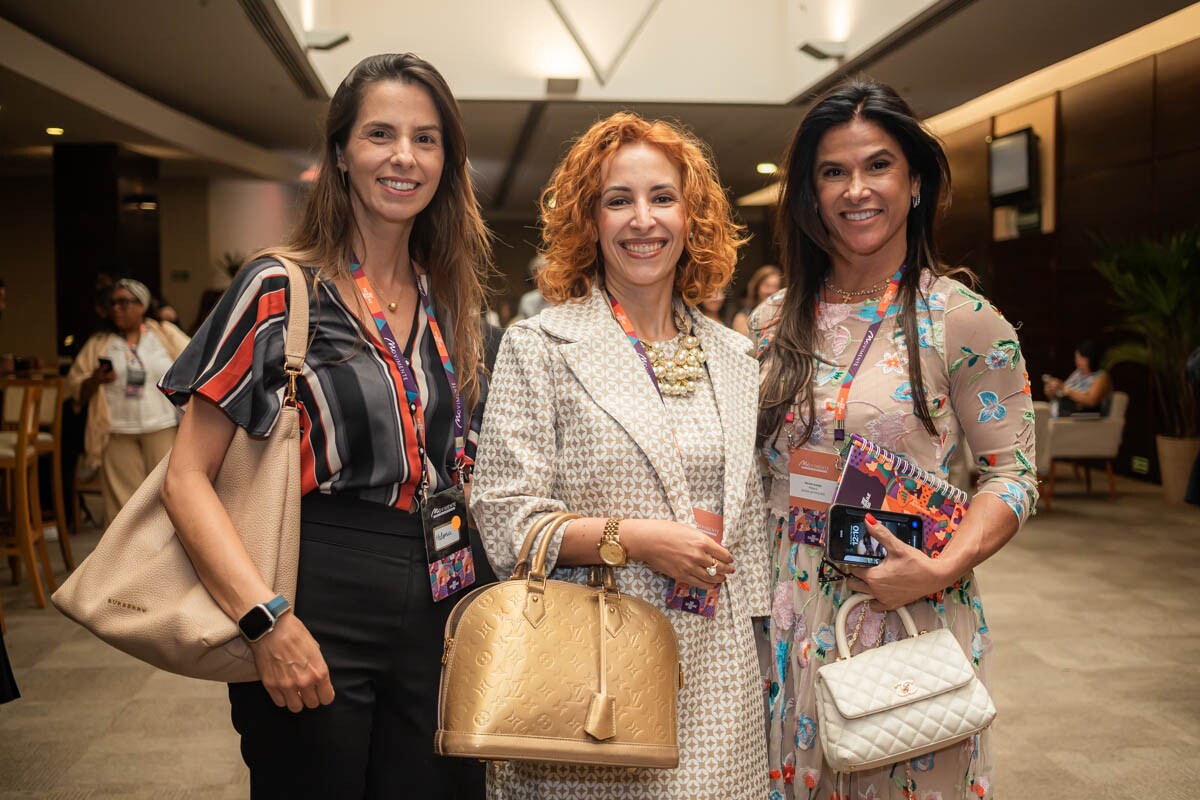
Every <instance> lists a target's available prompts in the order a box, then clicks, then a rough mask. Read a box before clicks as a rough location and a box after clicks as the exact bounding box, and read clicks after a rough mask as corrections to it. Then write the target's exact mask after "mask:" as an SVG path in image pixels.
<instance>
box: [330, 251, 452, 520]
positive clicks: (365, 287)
mask: <svg viewBox="0 0 1200 800" xmlns="http://www.w3.org/2000/svg"><path fill="white" fill-rule="evenodd" d="M350 274H351V275H352V276H353V277H354V283H355V284H357V286H358V291H359V292H360V293H361V294H362V298H363V301H364V302H365V303H366V304H367V310H368V311H370V312H371V318H372V319H374V320H375V327H376V328H378V329H379V336H380V338H382V339H383V343H384V344H385V345H386V346H387V350H388V353H390V354H391V356H392V360H393V361H394V362H396V369H397V370H398V371H399V372H400V380H401V381H402V382H403V384H404V393H405V395H407V399H408V410H409V412H410V413H411V414H412V420H413V430H414V431H416V435H417V455H418V457H419V458H420V460H421V501H422V502H425V501H427V500H428V499H429V470H428V467H427V466H426V464H425V412H424V410H423V408H422V406H421V389H420V386H419V385H418V384H417V379H416V376H414V375H413V371H412V366H411V365H410V364H409V363H408V359H407V358H405V356H404V353H403V351H401V350H400V345H399V343H398V342H397V341H396V337H395V335H393V334H392V327H391V326H390V325H388V321H387V318H386V317H385V316H384V315H383V309H382V308H381V307H380V305H379V300H378V298H376V296H375V292H374V290H373V289H372V288H371V282H370V281H369V280H367V275H366V273H365V272H363V268H362V265H361V264H359V263H358V262H357V261H355V262H353V263H352V264H351V265H350ZM421 278H422V276H421V275H417V293H418V294H420V296H421V309H422V310H423V311H424V312H425V317H426V319H428V320H429V332H430V333H431V334H433V343H434V344H435V345H436V346H437V351H438V356H440V357H441V359H442V369H444V370H445V371H446V383H448V384H450V393H451V394H452V395H453V396H454V469H453V470H452V472H451V477H452V478H454V479H455V480H456V481H457V482H458V483H460V484H461V483H462V473H463V469H464V468H466V469H469V468H470V466H471V462H470V460H469V459H468V458H467V453H466V447H465V443H464V439H463V433H464V431H465V425H464V423H463V404H462V397H461V396H460V395H459V393H458V379H457V378H456V377H455V375H454V365H453V364H452V363H450V354H449V353H448V352H447V351H446V342H445V340H444V339H443V338H442V331H441V329H440V328H439V327H438V324H437V318H436V317H435V316H434V313H433V302H432V301H431V300H430V299H429V293H428V291H426V289H425V284H424V282H423V281H422V280H421Z"/></svg>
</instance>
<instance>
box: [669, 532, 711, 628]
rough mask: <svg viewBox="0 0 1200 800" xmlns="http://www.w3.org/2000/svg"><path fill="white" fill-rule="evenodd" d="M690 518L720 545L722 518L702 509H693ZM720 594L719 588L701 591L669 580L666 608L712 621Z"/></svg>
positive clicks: (697, 587)
mask: <svg viewBox="0 0 1200 800" xmlns="http://www.w3.org/2000/svg"><path fill="white" fill-rule="evenodd" d="M692 516H693V517H695V519H696V527H697V528H698V529H699V530H700V532H701V533H705V534H708V535H709V536H711V537H712V538H713V539H714V540H715V541H716V543H717V544H720V543H721V541H722V539H723V538H724V536H725V518H724V517H722V516H721V515H720V514H714V513H713V512H711V511H705V510H704V509H703V508H693V509H692ZM720 592H721V587H720V586H714V587H713V588H711V589H703V588H701V587H699V586H692V585H691V584H687V583H676V582H675V580H674V579H671V580H669V581H667V608H673V609H675V610H676V611H686V612H687V613H689V614H699V615H700V616H702V617H707V618H709V619H712V618H713V617H715V616H716V615H717V596H718V595H719V594H720Z"/></svg>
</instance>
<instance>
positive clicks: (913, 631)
mask: <svg viewBox="0 0 1200 800" xmlns="http://www.w3.org/2000/svg"><path fill="white" fill-rule="evenodd" d="M874 599H875V598H874V597H872V596H871V595H869V594H864V593H861V592H857V593H855V594H852V595H850V596H849V597H847V598H846V602H844V603H842V607H841V608H840V609H838V615H837V622H836V623H835V624H834V635H835V636H836V637H837V648H838V659H839V660H840V659H843V658H850V645H849V643H848V642H847V640H846V620H847V619H849V617H850V612H851V611H853V610H854V609H855V608H856V607H858V605H859V604H861V603H869V602H871V601H872V600H874ZM895 611H896V615H897V616H898V617H900V622H901V624H902V625H904V631H905V633H907V634H908V635H909V637H915V636H917V635H918V634H919V632H918V631H917V623H916V622H914V621H913V618H912V614H910V613H908V609H907V608H905V607H904V606H900V607H899V608H897V609H895ZM880 624H881V625H882V624H883V623H882V622H881V623H880Z"/></svg>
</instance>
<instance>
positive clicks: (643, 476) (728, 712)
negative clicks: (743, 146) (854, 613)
mask: <svg viewBox="0 0 1200 800" xmlns="http://www.w3.org/2000/svg"><path fill="white" fill-rule="evenodd" d="M542 221H543V241H544V244H545V247H544V252H545V255H546V259H547V264H546V266H545V267H543V268H542V269H541V270H540V271H539V272H538V288H539V289H540V290H541V292H542V294H543V296H545V298H546V299H547V300H549V301H551V302H552V303H556V304H557V305H554V306H552V307H550V308H548V309H546V310H544V311H542V313H541V314H539V315H537V316H536V317H534V318H532V319H528V320H523V321H521V322H519V323H516V324H515V325H513V326H511V327H510V328H509V329H508V331H507V333H506V334H505V336H504V342H503V344H502V345H501V350H500V356H499V358H498V359H497V361H496V373H495V381H494V384H493V388H492V393H491V397H490V400H489V403H490V406H489V408H488V414H487V418H486V419H485V421H484V426H483V432H482V435H481V438H480V442H479V471H478V473H477V475H476V486H475V492H474V494H473V495H472V498H471V510H472V512H473V513H474V514H475V519H476V521H477V522H478V523H479V530H480V533H481V535H482V536H483V540H484V543H485V545H486V547H487V549H488V554H489V555H490V556H491V559H492V563H493V564H494V565H495V566H496V569H497V571H499V572H502V573H504V574H507V573H509V572H511V571H512V569H513V567H514V565H515V563H516V558H517V551H518V549H519V548H520V546H521V543H522V541H523V540H524V539H525V536H526V533H527V532H528V530H529V528H530V526H531V525H533V524H534V522H535V521H536V520H538V519H539V518H541V517H542V516H544V515H545V514H547V513H552V512H556V511H571V512H575V513H577V514H579V515H580V516H581V517H582V518H581V519H576V520H573V521H572V522H570V523H569V524H567V525H566V526H565V527H564V528H562V529H559V530H556V531H554V532H552V533H551V534H548V535H552V536H554V539H553V540H552V541H551V543H550V546H549V554H548V556H547V559H546V565H547V568H548V569H552V570H554V577H555V578H557V579H559V580H569V581H576V582H585V581H586V580H587V578H588V572H589V567H591V566H593V565H598V564H608V565H610V566H613V567H616V568H617V569H616V574H617V585H618V587H619V588H620V590H621V592H623V593H626V594H632V595H634V596H636V597H639V598H641V599H643V600H646V601H647V602H649V603H652V604H654V605H655V606H657V607H659V608H664V610H665V613H666V614H667V617H668V619H669V620H670V621H671V624H672V625H673V626H674V628H675V633H676V636H677V638H678V641H679V658H680V661H681V662H682V667H683V672H684V675H685V676H686V678H685V681H684V686H683V688H682V689H681V690H680V693H679V704H678V741H679V768H678V769H674V770H662V769H636V770H626V769H612V768H600V767H588V766H583V765H579V766H573V765H559V764H536V763H518V762H508V763H504V764H497V765H495V766H494V767H493V768H491V770H490V772H489V786H488V788H489V795H490V796H491V797H492V798H493V800H533V799H534V798H550V797H553V798H601V797H602V798H606V800H632V799H633V798H647V799H650V798H654V799H655V800H657V798H667V797H679V798H682V797H712V798H717V797H720V798H737V799H738V800H756V799H757V798H761V797H763V796H764V795H765V794H766V791H767V776H766V771H767V763H766V753H765V749H764V741H763V736H762V721H763V717H762V683H761V677H760V675H759V673H758V667H757V663H756V661H755V652H754V635H753V627H752V624H751V617H753V616H756V615H757V616H761V615H763V614H765V613H766V601H767V591H766V584H767V574H766V566H767V541H766V537H765V536H764V534H763V528H762V519H763V518H762V492H761V489H760V486H761V483H760V481H759V479H758V474H757V467H756V466H755V460H754V424H755V417H756V412H755V404H754V395H753V393H752V392H748V391H747V388H748V387H750V386H753V385H754V380H755V363H754V359H752V358H750V356H749V355H747V353H746V340H745V338H744V337H742V336H740V335H738V334H736V333H734V332H733V331H731V330H729V329H728V328H725V327H723V326H722V325H720V324H719V323H716V322H714V321H712V320H710V319H708V318H706V317H704V316H703V315H702V314H700V313H699V312H698V311H697V309H696V306H697V304H699V303H700V302H702V301H703V300H705V299H707V298H709V297H712V296H713V295H714V294H716V293H717V292H718V291H719V290H721V289H723V288H724V287H725V285H726V284H727V283H728V282H729V278H730V276H731V275H732V274H733V267H734V264H735V263H736V261H737V249H738V247H739V246H740V245H741V244H742V242H743V237H742V235H741V230H740V227H739V226H738V225H737V224H735V223H734V221H733V218H732V214H731V209H730V206H729V201H728V199H727V198H726V196H725V193H724V191H723V190H722V189H721V184H720V182H719V181H718V180H717V176H716V170H715V169H714V167H713V165H712V162H711V161H710V160H709V158H708V156H707V154H706V153H705V151H704V148H703V146H702V145H701V143H700V142H699V141H698V140H696V139H695V137H693V136H691V135H690V134H688V133H686V132H685V131H682V130H680V129H678V128H676V127H675V126H674V125H671V124H669V123H666V122H662V121H653V122H651V121H647V120H643V119H641V118H640V117H637V116H635V115H633V114H627V113H621V114H615V115H613V116H611V117H609V118H607V119H604V120H601V121H599V122H597V123H596V124H595V125H593V126H592V127H591V129H590V130H588V131H587V132H586V133H585V134H584V135H583V136H582V137H580V139H579V140H578V141H577V142H575V144H574V146H573V147H571V149H570V151H569V152H568V153H567V155H566V157H565V158H564V159H563V161H562V163H561V164H560V165H559V166H558V169H557V170H555V172H554V176H553V177H552V178H551V180H550V186H549V187H548V188H547V190H546V193H545V194H544V195H543V197H542ZM646 646H647V647H648V648H650V647H653V646H654V645H653V644H652V643H650V642H647V643H646ZM580 708H583V707H580ZM618 716H619V717H620V720H621V721H620V724H621V725H631V724H634V725H635V724H637V720H638V717H637V715H636V714H635V713H634V712H633V710H630V712H629V713H624V712H619V713H618ZM580 721H581V723H582V721H583V720H580Z"/></svg>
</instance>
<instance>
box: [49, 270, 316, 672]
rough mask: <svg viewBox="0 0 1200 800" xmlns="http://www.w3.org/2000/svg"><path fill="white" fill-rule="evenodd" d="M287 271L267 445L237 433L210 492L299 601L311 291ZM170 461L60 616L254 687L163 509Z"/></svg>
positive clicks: (108, 534)
mask: <svg viewBox="0 0 1200 800" xmlns="http://www.w3.org/2000/svg"><path fill="white" fill-rule="evenodd" d="M275 258H277V260H278V261H279V262H280V263H281V264H283V266H284V267H285V268H286V269H287V272H288V281H289V285H288V297H289V301H290V302H289V303H288V309H289V313H288V323H287V338H286V340H285V342H284V354H285V365H284V370H285V372H286V373H287V376H288V385H287V387H286V390H285V396H284V402H283V407H282V408H281V409H280V411H279V418H278V420H276V422H275V428H274V429H273V430H272V432H271V435H270V436H268V437H267V438H265V439H260V438H256V437H253V436H250V435H249V434H247V433H246V431H245V430H244V429H242V428H241V427H239V428H238V429H237V431H236V432H235V433H234V435H233V440H232V441H231V442H230V443H229V450H228V451H227V452H226V454H225V460H224V462H223V463H222V465H221V471H220V473H219V474H218V475H217V479H216V482H215V484H214V486H215V487H216V491H217V496H218V497H220V498H221V501H222V503H224V505H225V508H226V510H227V511H228V512H229V517H230V519H232V520H233V524H234V527H235V528H236V529H237V531H238V533H239V534H240V535H241V537H242V542H243V544H245V546H246V551H247V552H248V553H249V554H250V558H251V559H252V560H253V561H254V565H255V566H256V567H258V569H259V571H260V572H261V573H262V576H263V579H264V580H265V581H266V583H267V585H268V586H271V587H272V588H274V590H275V591H276V592H278V593H280V594H282V595H283V596H284V597H286V598H287V599H288V602H294V601H295V594H296V561H297V558H298V556H299V546H300V427H299V424H298V419H297V411H296V379H297V377H298V376H299V375H300V373H301V369H302V367H303V365H304V355H305V353H306V351H307V347H308V290H307V286H306V284H305V280H304V275H303V273H301V271H300V269H299V268H298V267H297V266H296V265H295V264H293V263H292V262H291V261H288V260H287V259H284V258H280V257H278V256H275ZM169 460H170V455H169V454H168V455H167V457H166V458H164V459H163V460H162V461H161V462H160V463H159V465H158V466H157V467H156V468H155V470H154V472H152V473H151V474H150V477H148V478H147V479H146V480H145V482H144V483H142V485H141V487H139V488H138V490H137V492H135V493H134V495H133V497H132V498H130V500H129V502H128V503H127V504H126V505H125V507H124V508H122V509H121V512H120V513H119V514H117V517H116V519H114V520H113V521H112V524H111V525H109V527H108V530H106V531H105V532H104V535H103V536H102V537H101V538H100V542H99V544H97V545H96V549H95V550H93V551H92V553H91V555H89V556H88V557H87V558H86V559H84V561H83V563H82V564H80V565H79V567H78V568H77V569H76V570H75V572H74V573H72V575H71V576H70V577H69V578H68V579H67V580H66V582H65V583H64V584H63V585H62V588H60V589H59V590H58V591H57V592H55V593H54V596H53V598H52V599H53V601H54V605H55V606H57V607H58V609H59V611H61V612H63V614H65V615H67V616H68V617H70V618H71V619H73V620H75V621H76V622H78V623H79V624H80V625H82V626H83V627H85V628H87V629H88V630H89V631H91V632H92V633H94V634H96V636H98V637H100V638H101V639H103V640H104V641H106V642H108V643H109V644H110V645H112V646H113V647H116V648H117V649H118V650H123V651H124V652H126V653H128V654H129V655H131V656H134V657H135V658H139V659H141V660H142V661H145V662H147V663H149V664H153V665H154V666H156V667H158V668H159V669H164V670H167V671H168V672H175V673H178V674H180V675H187V676H189V677H192V678H204V679H207V680H213V681H223V682H226V683H238V682H242V681H254V680H258V671H257V670H256V668H255V666H254V656H253V655H252V653H251V652H250V647H249V645H248V644H246V641H245V640H244V639H242V637H241V636H240V635H239V632H238V627H237V622H236V621H235V620H232V619H230V618H229V617H228V616H226V614H225V612H224V611H222V610H221V608H220V606H218V605H217V603H216V601H215V600H213V599H212V597H211V596H210V595H209V593H208V590H207V589H205V588H204V584H202V583H201V582H200V579H199V577H197V575H196V571H195V570H194V569H193V568H192V562H191V561H190V560H189V559H188V554H187V552H185V551H184V549H183V544H182V543H181V542H180V541H179V538H178V537H177V536H176V535H175V528H174V526H173V525H172V524H171V520H170V518H168V517H167V511H166V509H165V508H164V507H163V504H162V500H161V499H160V496H159V495H160V492H161V491H162V486H163V480H164V478H165V477H166V474H167V462H168V461H169Z"/></svg>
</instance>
